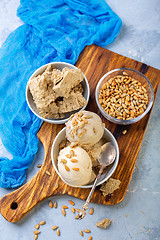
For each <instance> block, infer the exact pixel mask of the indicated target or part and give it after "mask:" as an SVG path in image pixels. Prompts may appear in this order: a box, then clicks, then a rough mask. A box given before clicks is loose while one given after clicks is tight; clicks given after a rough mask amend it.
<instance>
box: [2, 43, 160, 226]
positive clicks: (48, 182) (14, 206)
mask: <svg viewBox="0 0 160 240" xmlns="http://www.w3.org/2000/svg"><path fill="white" fill-rule="evenodd" d="M76 66H77V67H79V68H81V70H82V71H83V73H84V74H85V75H86V77H87V79H88V81H89V85H90V91H91V92H90V100H89V103H88V106H87V110H90V111H93V112H96V113H98V115H99V116H100V117H101V118H102V121H103V122H105V125H106V127H107V128H108V129H109V130H110V131H111V132H112V133H113V135H114V136H115V138H116V139H117V142H118V145H119V150H120V159H119V164H118V167H117V169H116V171H115V172H114V174H113V175H112V177H113V178H115V179H119V180H120V181H121V185H120V188H119V189H118V190H116V191H115V192H114V194H113V195H110V196H107V197H103V195H102V194H101V192H100V190H99V187H97V188H96V190H95V192H94V195H93V197H92V199H91V202H95V203H98V204H105V205H114V204H117V203H119V202H121V201H122V200H123V198H124V196H125V194H126V191H127V188H128V185H129V182H130V179H131V176H132V172H133V169H134V166H135V163H136V159H137V155H138V152H139V149H140V146H141V143H142V139H143V136H144V133H145V129H146V126H147V123H148V119H149V116H150V113H151V111H150V112H149V113H148V114H147V115H146V116H145V117H144V118H143V119H142V120H141V121H139V122H138V123H135V124H133V125H130V126H122V125H115V124H112V123H111V122H109V121H108V120H106V119H105V118H104V117H103V116H102V115H101V113H100V111H99V110H98V107H97V106H96V102H95V97H94V95H95V88H96V84H97V82H98V81H99V79H100V78H101V77H102V76H103V75H104V74H105V73H106V72H108V71H110V70H112V69H115V68H120V67H128V68H132V69H136V70H138V71H140V72H141V73H143V74H144V75H145V76H146V77H147V78H148V79H149V80H150V81H151V83H152V86H153V89H154V93H155V96H156V92H157V89H158V85H159V81H160V71H159V70H157V69H155V68H152V67H150V66H148V65H146V64H143V63H140V62H138V61H135V60H132V59H129V58H126V57H124V56H121V55H118V54H116V53H113V52H111V51H109V50H106V49H103V48H100V47H97V46H95V45H91V46H88V47H86V48H85V49H84V51H83V52H82V53H81V55H80V57H79V59H78V61H77V63H76ZM63 127H64V125H52V124H49V123H46V122H45V123H43V125H42V127H41V128H40V130H39V132H38V138H39V139H40V141H41V142H42V143H43V146H44V149H45V159H44V162H43V165H42V167H41V169H40V170H39V172H38V173H37V174H36V175H35V176H34V177H33V178H32V179H31V180H30V181H29V182H28V183H26V184H25V185H23V186H22V187H20V188H19V189H17V190H16V191H14V192H12V193H10V194H8V195H6V196H4V197H2V198H1V199H0V208H1V214H2V215H3V216H4V217H5V218H6V220H8V221H10V222H17V221H19V220H20V219H21V218H22V217H23V216H25V215H26V214H27V213H28V212H29V211H30V210H31V209H32V208H33V207H34V206H36V205H37V204H38V203H39V202H41V201H42V200H43V199H46V198H48V197H50V196H52V195H60V194H68V195H72V196H74V197H78V198H81V199H83V200H85V199H86V198H87V196H88V194H89V191H90V189H80V188H73V187H69V186H68V185H66V184H64V183H63V181H62V180H61V179H60V178H59V177H58V175H57V174H56V173H55V170H54V168H53V166H52V163H51V154H50V153H51V146H52V143H53V140H54V138H55V136H56V135H57V133H58V132H59V131H60V130H61V129H62V128H63ZM124 129H126V130H127V134H126V135H123V134H122V132H123V130H124ZM46 171H49V172H50V173H51V176H49V175H47V174H46ZM57 184H58V188H57Z"/></svg>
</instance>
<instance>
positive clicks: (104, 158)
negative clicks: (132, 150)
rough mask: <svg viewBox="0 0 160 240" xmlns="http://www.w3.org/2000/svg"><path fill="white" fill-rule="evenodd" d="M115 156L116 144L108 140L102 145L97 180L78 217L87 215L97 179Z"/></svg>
mask: <svg viewBox="0 0 160 240" xmlns="http://www.w3.org/2000/svg"><path fill="white" fill-rule="evenodd" d="M115 157H116V148H115V146H114V145H113V144H112V143H111V142H107V143H105V144H104V145H103V146H102V150H101V154H100V156H99V158H98V162H99V163H100V170H99V173H98V175H97V177H96V179H95V182H94V184H93V186H92V189H91V191H90V193H89V195H88V198H87V200H86V202H85V204H84V205H83V206H82V210H80V212H79V214H78V217H79V219H82V218H84V217H85V215H86V210H87V209H88V204H89V202H90V200H91V197H92V195H93V192H94V190H95V188H96V184H97V181H98V179H99V178H100V176H101V174H102V172H103V170H104V168H105V167H107V166H108V165H110V164H112V163H113V161H114V160H115Z"/></svg>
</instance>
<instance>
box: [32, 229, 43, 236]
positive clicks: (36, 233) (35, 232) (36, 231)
mask: <svg viewBox="0 0 160 240" xmlns="http://www.w3.org/2000/svg"><path fill="white" fill-rule="evenodd" d="M40 232H41V231H38V230H35V231H34V232H33V233H34V234H35V235H38V234H40Z"/></svg>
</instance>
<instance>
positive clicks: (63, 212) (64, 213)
mask: <svg viewBox="0 0 160 240" xmlns="http://www.w3.org/2000/svg"><path fill="white" fill-rule="evenodd" d="M62 214H63V216H66V211H65V209H64V208H62Z"/></svg>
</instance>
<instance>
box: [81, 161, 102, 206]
mask: <svg viewBox="0 0 160 240" xmlns="http://www.w3.org/2000/svg"><path fill="white" fill-rule="evenodd" d="M103 169H104V166H102V165H101V167H100V170H99V173H98V175H97V177H96V179H95V181H94V184H93V186H92V189H91V191H90V193H89V195H88V197H87V200H86V202H85V204H84V205H83V206H82V208H83V210H87V209H88V204H89V202H90V200H91V197H92V195H93V193H94V190H95V188H96V184H97V181H98V179H99V178H100V176H101V174H102V172H103Z"/></svg>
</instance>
